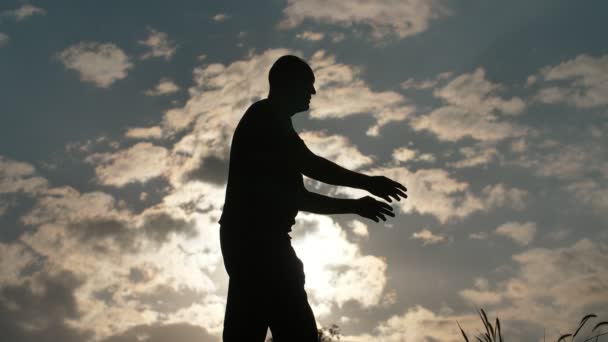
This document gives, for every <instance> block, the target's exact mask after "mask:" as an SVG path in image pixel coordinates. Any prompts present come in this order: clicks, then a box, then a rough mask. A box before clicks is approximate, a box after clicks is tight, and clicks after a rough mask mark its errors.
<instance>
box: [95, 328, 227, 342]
mask: <svg viewBox="0 0 608 342" xmlns="http://www.w3.org/2000/svg"><path fill="white" fill-rule="evenodd" d="M142 338H144V339H145V341H146V342H165V341H181V342H218V341H219V339H218V338H217V337H216V336H213V335H211V334H209V333H208V332H207V330H206V329H205V328H202V327H200V326H197V325H192V324H188V323H174V324H150V325H138V326H135V327H132V328H130V329H129V330H127V331H124V332H122V333H120V334H117V335H114V336H111V337H108V338H107V339H104V340H102V342H131V341H140V340H141V339H142Z"/></svg>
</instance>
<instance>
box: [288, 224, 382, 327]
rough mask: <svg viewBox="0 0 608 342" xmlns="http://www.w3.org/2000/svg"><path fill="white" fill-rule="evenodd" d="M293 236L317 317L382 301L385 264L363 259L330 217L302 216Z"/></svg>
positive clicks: (378, 260) (342, 229)
mask: <svg viewBox="0 0 608 342" xmlns="http://www.w3.org/2000/svg"><path fill="white" fill-rule="evenodd" d="M300 230H301V231H302V232H301V233H300V232H299V231H300ZM294 233H295V234H294V236H295V237H294V240H293V246H294V249H295V250H296V252H297V254H298V257H299V258H300V259H301V260H302V262H303V263H304V271H305V273H306V289H307V292H308V294H309V296H310V298H311V302H312V304H313V306H314V309H315V314H317V315H319V316H322V315H326V314H329V313H330V310H331V306H332V305H333V304H336V305H338V306H341V305H342V304H344V303H345V302H347V301H350V300H354V301H356V302H358V303H359V304H360V305H362V306H363V307H369V306H372V305H377V304H378V303H379V302H380V301H381V298H382V293H383V290H384V286H385V284H386V276H385V272H386V262H385V260H384V259H382V258H379V257H376V256H371V255H362V254H361V251H360V249H359V246H358V245H357V244H355V243H353V242H350V241H349V240H348V239H347V236H346V230H345V229H344V228H342V227H341V226H340V225H339V224H338V223H336V222H334V221H333V220H332V219H331V218H329V217H324V216H319V215H313V214H300V215H299V216H298V224H297V226H296V228H295V230H294Z"/></svg>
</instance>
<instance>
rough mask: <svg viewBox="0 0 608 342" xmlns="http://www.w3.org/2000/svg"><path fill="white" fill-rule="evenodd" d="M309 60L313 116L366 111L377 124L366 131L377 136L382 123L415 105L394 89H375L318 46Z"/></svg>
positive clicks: (403, 115) (397, 118)
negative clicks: (312, 84)
mask: <svg viewBox="0 0 608 342" xmlns="http://www.w3.org/2000/svg"><path fill="white" fill-rule="evenodd" d="M310 64H311V66H312V68H313V70H314V72H315V79H316V82H315V87H316V89H317V94H316V95H315V96H314V97H313V99H312V101H311V110H310V116H311V117H312V118H314V119H331V118H345V117H348V116H351V115H360V114H368V115H372V116H373V117H374V118H375V119H376V124H375V125H374V126H372V127H370V128H369V129H368V131H367V134H368V135H372V136H376V135H378V133H379V130H380V128H381V127H382V126H384V125H386V124H387V123H389V122H393V121H402V120H404V119H405V118H406V117H407V116H408V115H409V114H410V113H411V112H413V110H414V107H413V105H411V104H410V103H408V101H407V100H406V99H405V98H404V97H403V95H401V94H399V93H397V92H394V91H383V92H375V91H373V90H371V89H370V88H369V86H368V85H367V83H366V82H365V81H363V80H362V79H361V77H360V74H361V70H360V69H359V68H357V67H353V66H350V65H346V64H340V63H337V62H336V60H335V57H334V56H331V55H327V54H326V53H325V51H323V50H320V51H317V52H315V53H314V54H313V56H312V58H311V59H310Z"/></svg>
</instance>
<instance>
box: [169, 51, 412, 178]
mask: <svg viewBox="0 0 608 342" xmlns="http://www.w3.org/2000/svg"><path fill="white" fill-rule="evenodd" d="M294 53H295V54H298V53H297V52H294V51H290V50H286V49H273V50H266V51H264V52H262V53H260V54H250V55H249V56H248V58H247V59H244V60H239V61H236V62H233V63H231V64H227V65H224V64H208V65H207V64H203V65H202V66H200V67H197V68H195V69H194V71H193V74H194V85H193V86H192V87H190V88H189V89H188V93H189V94H190V98H189V99H188V100H187V102H186V104H185V105H184V106H183V107H181V108H173V109H170V110H168V111H166V112H165V114H164V117H163V123H162V130H163V133H165V132H166V134H167V136H172V135H176V134H178V132H183V131H187V132H186V133H185V134H184V135H182V137H181V139H180V141H179V142H178V143H176V144H175V146H174V148H173V151H172V159H171V160H172V161H171V163H172V164H171V170H170V171H169V174H170V176H169V179H170V181H171V184H172V185H174V186H176V187H177V186H180V185H181V184H182V183H183V181H187V180H188V179H191V178H190V177H187V176H186V175H188V174H192V171H193V170H196V169H198V168H200V167H201V165H202V164H201V161H204V160H207V159H208V158H210V157H212V159H211V160H215V161H218V160H225V159H226V157H227V155H228V151H229V143H230V140H231V137H232V134H233V132H234V129H235V127H236V125H237V123H238V121H239V119H240V118H241V116H242V115H243V113H244V112H245V111H246V109H247V108H248V107H249V106H250V105H251V104H252V103H253V102H255V101H257V100H260V99H262V98H263V97H265V96H266V95H267V91H268V70H269V69H270V67H271V65H272V64H273V63H274V62H275V61H276V60H277V59H278V58H279V57H280V56H282V55H285V54H294ZM311 66H312V67H313V68H316V71H315V73H316V75H317V81H316V83H317V89H318V94H317V95H316V96H315V97H313V101H312V104H311V106H312V109H311V112H310V115H311V116H312V117H313V118H316V119H329V118H344V117H348V116H351V115H363V114H367V115H372V116H374V117H375V118H376V120H377V123H376V125H375V126H374V127H372V128H371V129H370V130H377V129H378V128H379V127H380V126H382V125H384V124H386V123H387V122H390V121H394V120H402V119H403V118H404V117H405V116H406V115H407V113H409V112H410V111H412V110H413V109H412V108H411V107H410V106H409V105H406V104H405V99H404V98H403V97H402V96H401V95H399V94H397V93H393V92H384V93H374V92H373V91H371V90H370V89H369V88H368V86H367V85H366V83H365V82H364V81H363V80H361V79H360V78H359V77H358V76H357V72H355V68H353V67H351V66H347V65H344V64H337V63H336V62H335V59H334V57H333V56H330V55H326V54H325V53H324V52H321V53H317V54H315V55H314V56H313V58H312V61H311ZM353 99H356V101H355V100H353ZM319 141H321V140H319ZM326 142H327V143H329V142H332V143H339V139H338V138H329V137H327V138H326ZM353 153H355V151H354V150H353ZM213 158H215V159H213ZM357 162H358V163H361V162H364V161H363V159H360V160H358V161H357Z"/></svg>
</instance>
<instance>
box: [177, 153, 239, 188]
mask: <svg viewBox="0 0 608 342" xmlns="http://www.w3.org/2000/svg"><path fill="white" fill-rule="evenodd" d="M184 178H185V181H191V180H200V181H203V182H209V183H213V184H218V185H222V184H225V183H226V181H227V179H228V161H227V160H226V159H222V158H218V157H216V156H207V157H205V158H203V159H202V160H201V162H200V163H199V166H198V167H197V168H196V169H193V170H192V171H190V172H188V173H187V174H185V175H184Z"/></svg>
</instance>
